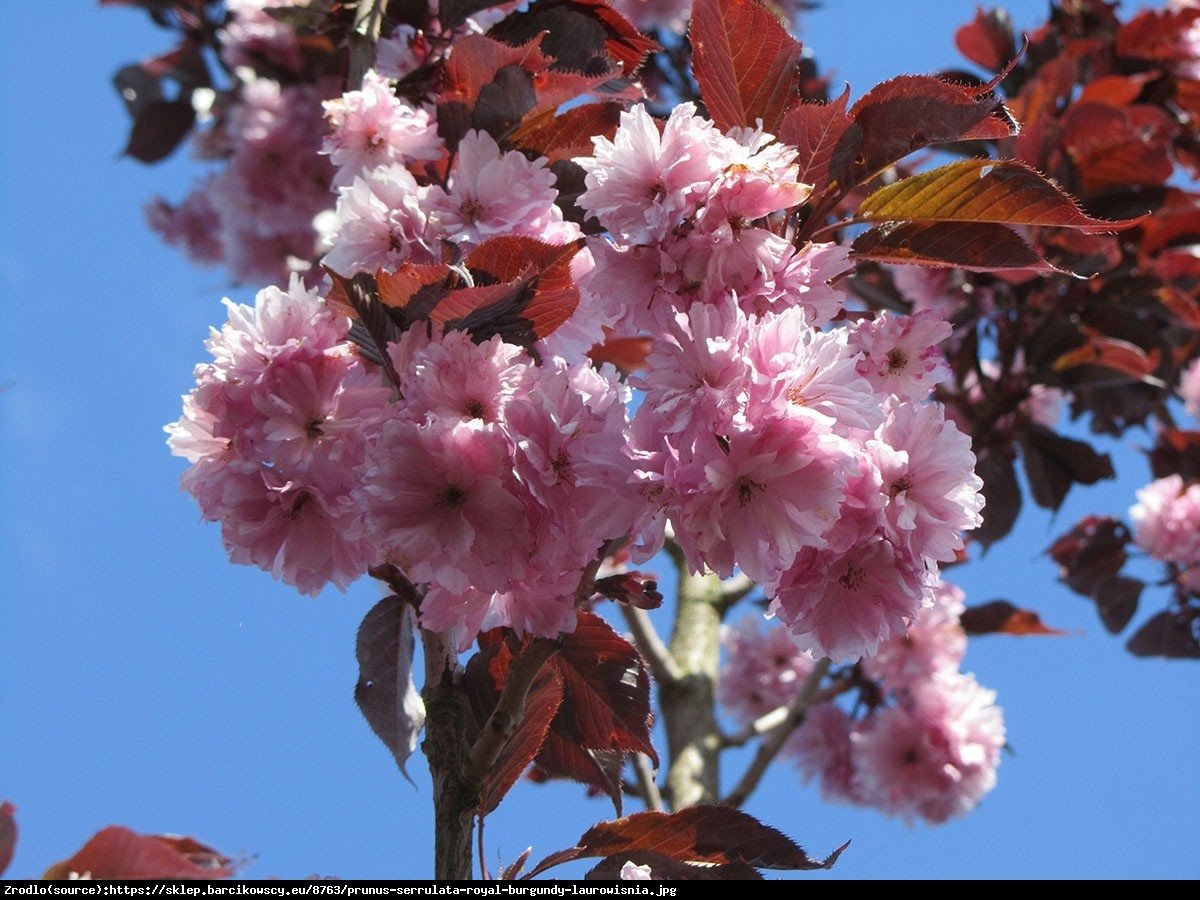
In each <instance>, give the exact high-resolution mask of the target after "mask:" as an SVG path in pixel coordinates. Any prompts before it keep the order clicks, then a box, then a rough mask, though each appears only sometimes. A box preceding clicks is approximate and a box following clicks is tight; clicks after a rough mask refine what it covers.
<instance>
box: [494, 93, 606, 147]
mask: <svg viewBox="0 0 1200 900" xmlns="http://www.w3.org/2000/svg"><path fill="white" fill-rule="evenodd" d="M620 123H621V104H619V103H614V102H612V101H605V102H602V103H585V104H583V105H582V106H575V107H572V108H571V109H568V110H567V111H566V112H564V113H563V114H562V115H555V114H554V113H553V112H547V113H542V114H541V115H537V116H527V117H526V118H525V119H524V121H522V122H521V125H520V127H518V128H517V130H516V131H514V132H513V133H512V134H511V135H510V136H509V139H510V140H511V141H512V142H513V143H514V144H515V145H516V146H518V147H520V148H521V149H522V150H528V151H530V152H532V153H536V154H538V155H539V156H545V157H547V158H548V159H550V160H551V161H552V162H553V161H556V160H563V159H566V160H569V159H572V158H574V157H576V156H590V155H591V154H592V150H593V146H592V136H593V135H598V136H600V135H602V136H604V137H607V138H611V137H612V136H613V135H614V134H616V131H617V127H618V126H619V125H620Z"/></svg>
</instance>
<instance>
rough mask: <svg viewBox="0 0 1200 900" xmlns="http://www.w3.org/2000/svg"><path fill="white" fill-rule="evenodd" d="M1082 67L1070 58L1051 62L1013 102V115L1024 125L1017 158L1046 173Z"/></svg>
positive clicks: (1016, 149) (1055, 59)
mask: <svg viewBox="0 0 1200 900" xmlns="http://www.w3.org/2000/svg"><path fill="white" fill-rule="evenodd" d="M1078 74H1079V63H1078V61H1077V60H1075V59H1074V58H1072V57H1070V56H1067V55H1059V56H1056V57H1054V58H1053V59H1051V60H1049V61H1048V62H1047V63H1046V64H1045V65H1043V66H1041V68H1039V69H1038V70H1037V74H1035V75H1034V77H1033V78H1032V79H1031V80H1030V81H1029V82H1028V83H1027V84H1026V85H1025V87H1024V88H1023V89H1022V90H1021V93H1020V94H1019V95H1018V96H1017V97H1014V98H1013V99H1012V101H1011V103H1012V109H1013V115H1015V116H1016V118H1017V120H1018V121H1019V122H1020V123H1021V133H1020V134H1019V135H1018V136H1017V140H1016V142H1015V144H1014V150H1015V154H1014V155H1015V156H1016V157H1017V158H1018V159H1020V160H1022V161H1023V162H1027V163H1029V164H1030V165H1031V166H1035V167H1037V168H1041V169H1045V168H1047V162H1048V158H1049V156H1050V155H1051V153H1052V152H1054V148H1055V147H1056V146H1057V139H1058V131H1059V127H1058V116H1059V110H1060V109H1061V108H1062V106H1063V105H1064V104H1065V103H1066V102H1067V100H1068V98H1069V97H1070V96H1071V93H1072V91H1074V89H1075V81H1076V78H1077V76H1078Z"/></svg>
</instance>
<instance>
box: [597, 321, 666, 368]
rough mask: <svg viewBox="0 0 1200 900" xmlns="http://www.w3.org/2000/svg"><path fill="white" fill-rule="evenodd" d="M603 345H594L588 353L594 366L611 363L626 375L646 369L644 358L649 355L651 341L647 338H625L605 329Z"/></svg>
mask: <svg viewBox="0 0 1200 900" xmlns="http://www.w3.org/2000/svg"><path fill="white" fill-rule="evenodd" d="M605 331H606V335H607V336H606V337H605V339H604V343H602V344H596V346H594V347H592V349H591V350H589V351H588V357H589V358H590V359H591V360H592V362H594V363H595V364H596V365H600V364H601V363H612V364H613V365H614V366H616V367H617V368H618V369H620V370H621V372H622V373H624V374H626V375H628V374H629V373H630V372H636V371H637V370H638V369H644V368H645V367H646V357H647V356H649V355H650V349H651V347H652V346H653V341H652V339H651V338H648V337H627V336H623V335H618V334H613V333H612V332H611V330H609V329H605Z"/></svg>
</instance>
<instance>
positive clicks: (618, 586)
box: [596, 572, 663, 609]
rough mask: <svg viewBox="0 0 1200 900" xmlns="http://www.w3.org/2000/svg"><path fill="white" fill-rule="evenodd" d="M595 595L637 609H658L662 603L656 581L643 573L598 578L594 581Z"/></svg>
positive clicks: (627, 573) (623, 573)
mask: <svg viewBox="0 0 1200 900" xmlns="http://www.w3.org/2000/svg"><path fill="white" fill-rule="evenodd" d="M596 593H597V594H599V595H600V596H601V597H607V598H608V599H609V600H616V601H617V602H618V603H630V604H632V605H633V606H636V607H638V608H639V609H658V607H660V606H662V601H663V596H662V594H660V593H659V592H658V581H656V580H655V578H654V576H653V575H648V574H646V573H645V572H621V573H618V574H616V575H608V576H605V577H604V578H600V579H598V580H597V581H596Z"/></svg>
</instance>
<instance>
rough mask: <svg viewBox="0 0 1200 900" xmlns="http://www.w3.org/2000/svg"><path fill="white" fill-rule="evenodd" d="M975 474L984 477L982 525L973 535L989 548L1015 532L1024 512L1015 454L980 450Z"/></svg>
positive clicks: (984, 546) (994, 450)
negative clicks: (1019, 518)
mask: <svg viewBox="0 0 1200 900" xmlns="http://www.w3.org/2000/svg"><path fill="white" fill-rule="evenodd" d="M975 473H976V474H977V475H978V476H979V477H980V478H982V479H983V496H984V497H985V498H986V501H987V502H986V503H985V504H984V506H983V524H982V525H980V526H979V527H978V528H976V529H975V530H974V531H972V532H971V537H972V538H973V539H974V540H976V541H978V542H979V543H980V545H981V546H982V547H983V548H984V549H985V550H986V549H987V548H988V547H990V546H991V545H992V544H994V543H996V541H998V540H1000V539H1001V538H1002V537H1004V536H1005V535H1007V534H1008V533H1009V532H1010V531H1012V528H1013V525H1014V524H1016V521H1017V516H1018V514H1019V513H1020V512H1021V487H1020V485H1019V484H1018V483H1017V473H1016V470H1015V469H1014V468H1013V461H1012V457H1010V456H1009V455H1007V454H1006V453H1004V452H1003V451H1002V450H1000V449H998V448H988V449H985V450H983V451H981V452H980V454H979V459H978V461H977V462H976V465H975Z"/></svg>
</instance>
